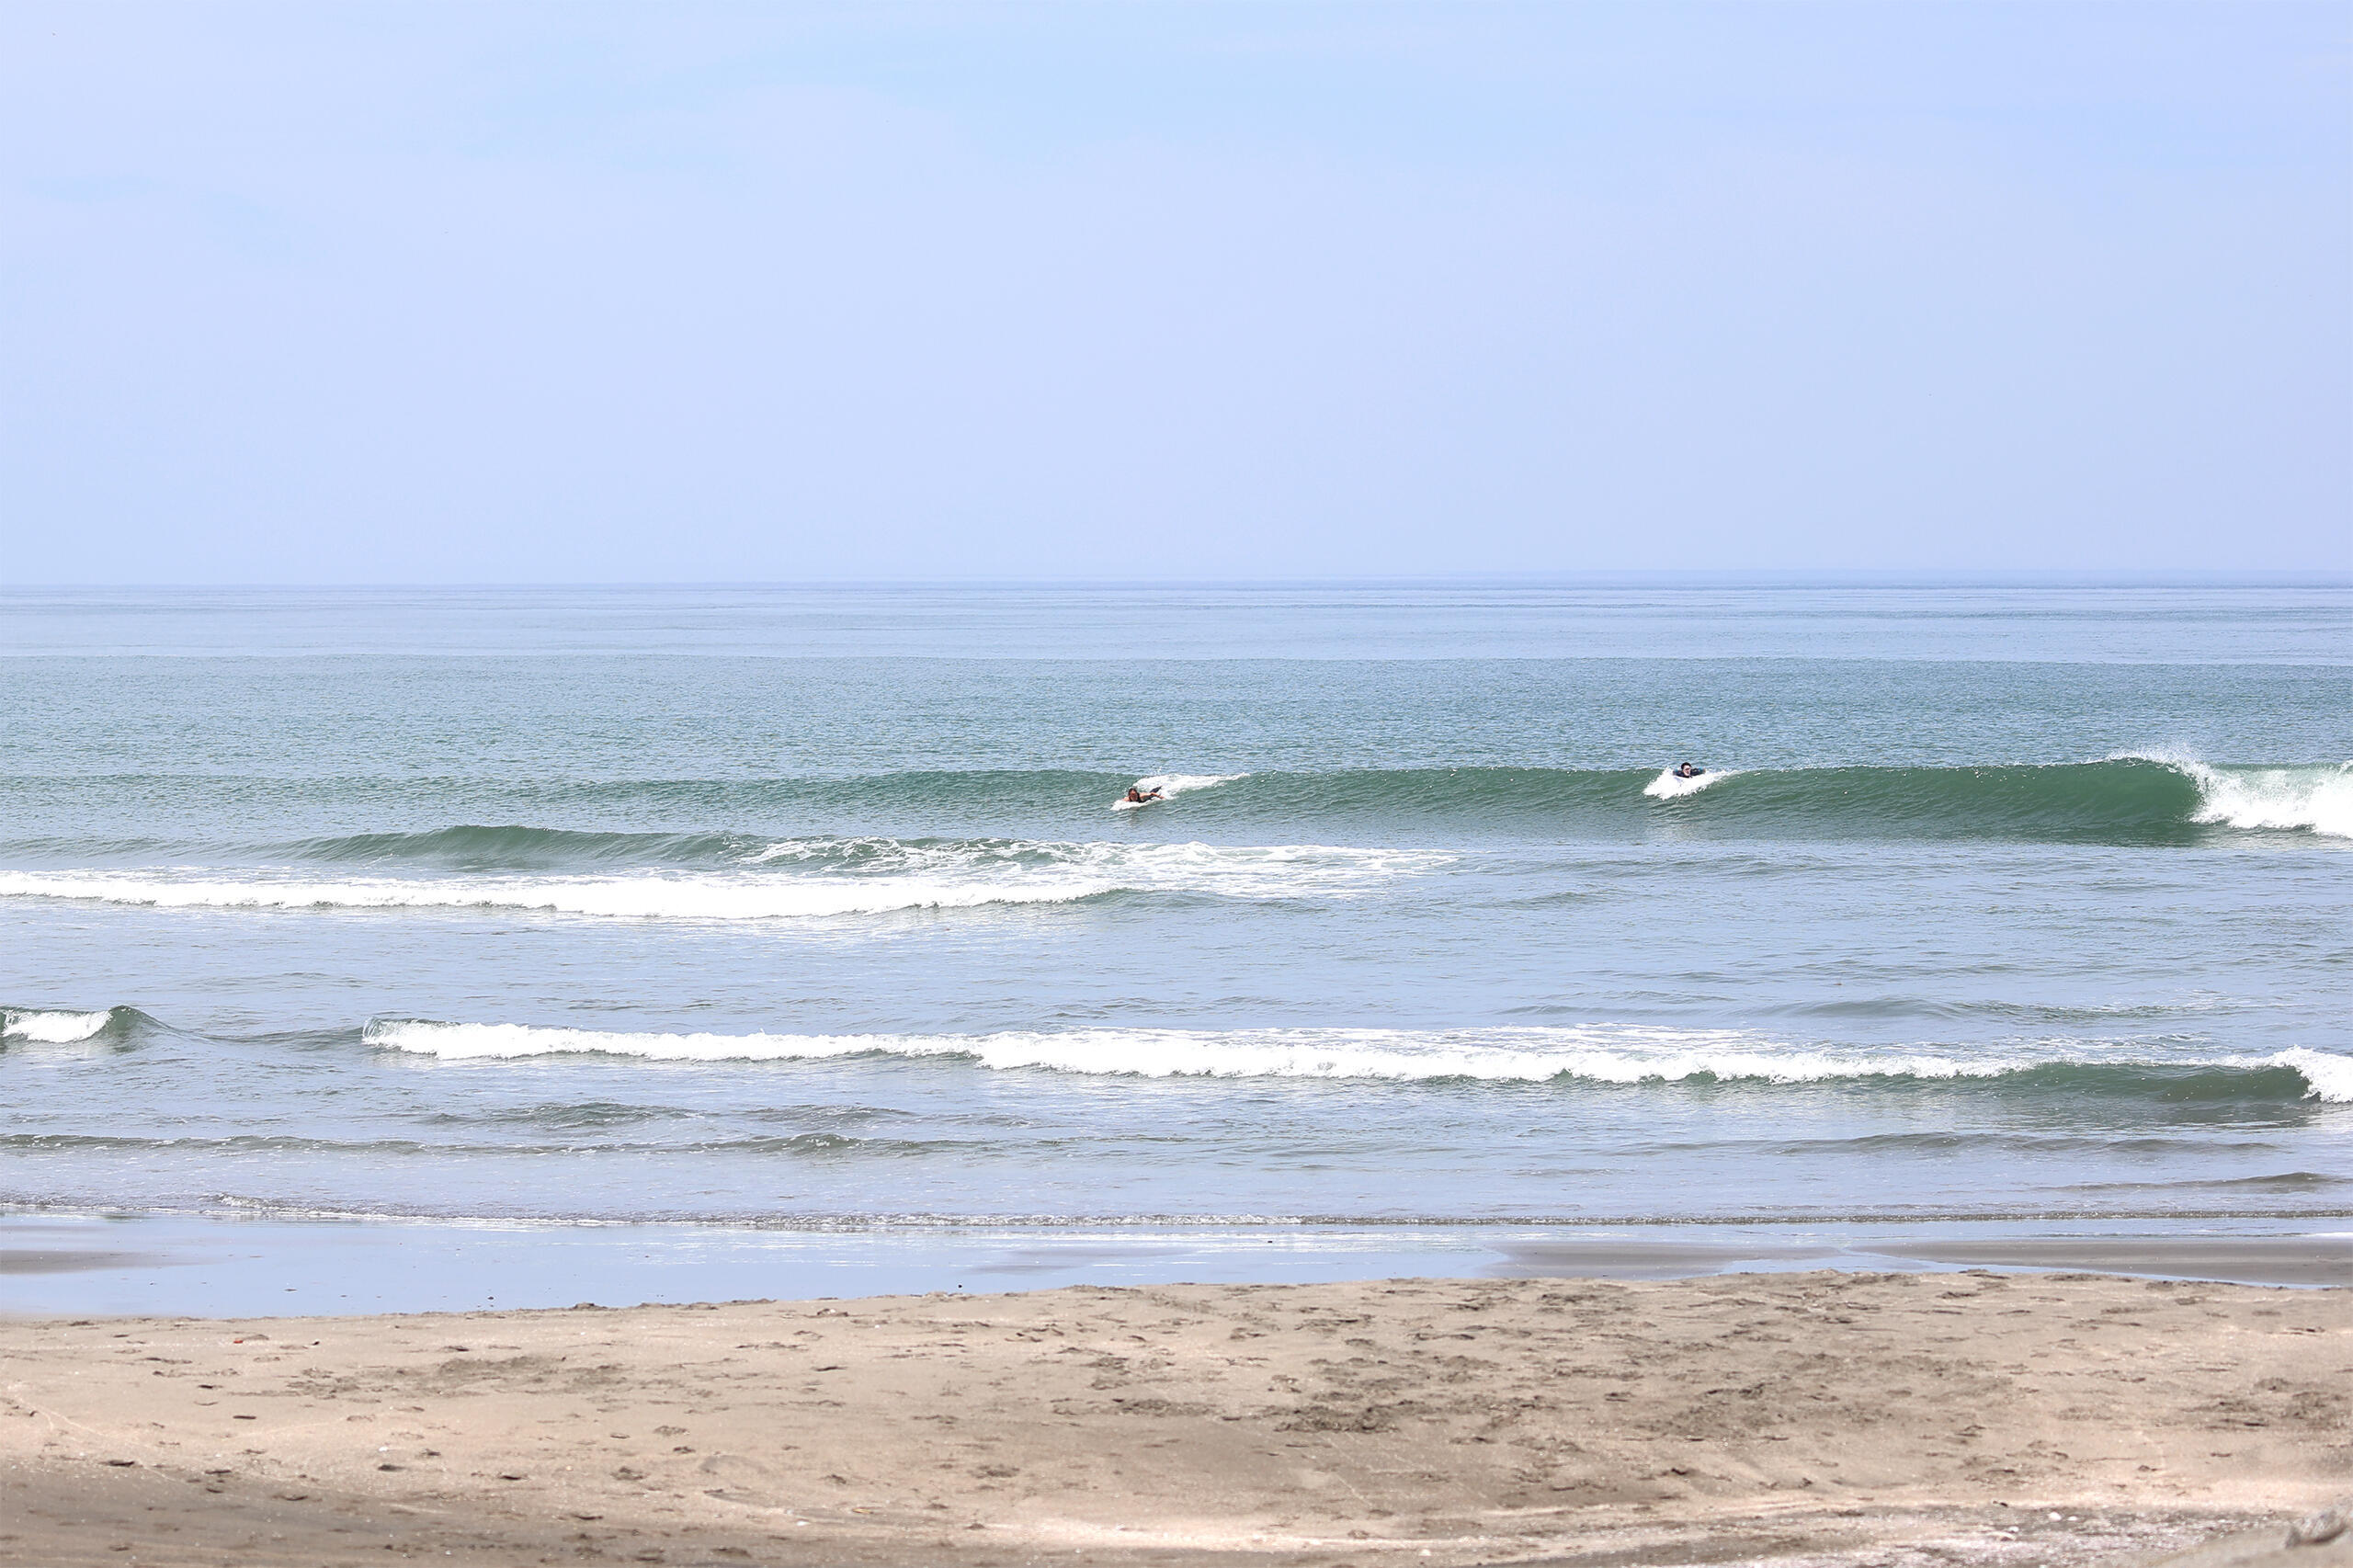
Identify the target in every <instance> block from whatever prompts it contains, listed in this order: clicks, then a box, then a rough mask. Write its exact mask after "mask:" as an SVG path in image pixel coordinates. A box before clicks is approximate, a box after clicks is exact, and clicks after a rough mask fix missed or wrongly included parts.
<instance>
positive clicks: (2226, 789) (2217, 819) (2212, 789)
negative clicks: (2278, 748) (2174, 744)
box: [2109, 752, 2353, 838]
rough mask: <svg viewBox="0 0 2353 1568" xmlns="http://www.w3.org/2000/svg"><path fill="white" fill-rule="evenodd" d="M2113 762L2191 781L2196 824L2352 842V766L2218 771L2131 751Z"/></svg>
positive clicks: (2189, 759) (2181, 759)
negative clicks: (2150, 765) (2150, 766)
mask: <svg viewBox="0 0 2353 1568" xmlns="http://www.w3.org/2000/svg"><path fill="white" fill-rule="evenodd" d="M2109 760H2110V761H2114V762H2154V763H2157V764H2159V765H2161V766H2163V767H2170V768H2172V769H2173V770H2174V771H2175V772H2177V773H2179V774H2181V775H2182V776H2183V777H2184V778H2188V779H2189V780H2190V782H2192V783H2193V784H2195V785H2197V786H2198V796H2199V801H2198V810H2197V811H2196V812H2193V813H2192V815H2191V818H2190V820H2191V821H2193V822H2201V823H2212V824H2220V825H2223V826H2229V827H2241V828H2247V829H2250V830H2255V829H2270V830H2273V831H2289V832H2293V831H2297V830H2302V831H2304V832H2308V833H2314V834H2319V835H2322V836H2324V837H2328V838H2353V762H2344V763H2338V764H2336V765H2335V766H2333V767H2332V766H2330V765H2327V764H2322V765H2321V766H2319V767H2216V766H2214V765H2212V764H2211V763H2205V762H2200V761H2199V760H2198V759H2197V758H2196V757H2191V756H2177V755H2175V754H2173V753H2169V752H2127V753H2120V754H2119V755H2118V756H2113V757H2111V758H2109Z"/></svg>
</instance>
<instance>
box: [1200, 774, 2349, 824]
mask: <svg viewBox="0 0 2353 1568" xmlns="http://www.w3.org/2000/svg"><path fill="white" fill-rule="evenodd" d="M1276 791H1284V792H1287V793H1288V794H1289V795H1290V797H1291V799H1292V802H1293V806H1294V809H1297V810H1301V811H1303V812H1309V813H1310V814H1326V815H1333V816H1339V817H1343V818H1346V817H1348V816H1351V815H1353V814H1356V813H1359V812H1361V813H1368V814H1376V815H1395V816H1399V817H1405V818H1414V817H1427V818H1432V819H1438V820H1451V819H1470V820H1472V821H1477V820H1501V819H1504V818H1518V819H1529V818H1535V819H1542V818H1546V817H1552V818H1554V819H1556V820H1558V821H1559V822H1560V823H1561V824H1562V825H1563V826H1564V827H1568V828H1570V829H1571V830H1573V831H1574V830H1575V829H1576V828H1578V827H1580V826H1583V827H1586V828H1589V829H1592V830H1595V831H1596V832H1597V835H1598V836H1617V835H1620V834H1624V833H1636V834H1639V833H1642V832H1644V831H1652V830H1655V829H1657V828H1659V827H1660V826H1662V825H1669V824H1671V825H1672V826H1673V827H1674V828H1675V829H1676V830H1677V832H1678V833H1681V834H1686V835H1688V834H1693V833H1697V834H1700V835H1708V834H1711V833H1712V834H1715V835H1722V836H1739V837H1753V838H1766V839H1770V838H1811V839H1849V838H1851V839H1884V838H1899V839H1970V838H1979V839H1992V840H2011V841H2036V840H2052V841H2076V842H2088V843H2115V844H2164V843H2187V842H2195V841H2197V840H2199V839H2200V838H2201V837H2207V836H2211V830H2213V829H2217V828H2226V829H2235V830H2239V831H2243V832H2290V833H2300V834H2307V835H2314V836H2318V837H2324V838H2347V837H2353V763H2347V764H2329V765H2320V766H2310V767H2222V766H2218V765H2211V764H2207V763H2203V762H2196V761H2190V760H2186V759H2180V758H2172V757H2156V756H2119V757H2110V758H2106V759H2103V760H2100V761H2097V762H2081V763H2058V764H2048V765H2004V766H1988V767H1804V768H1715V769H1711V771H1710V772H1708V773H1706V774H1704V775H1702V776H1700V777H1699V778H1676V777H1675V776H1674V775H1673V773H1672V772H1670V771H1663V772H1661V773H1658V774H1656V775H1651V774H1645V773H1640V772H1630V771H1619V770H1588V769H1559V768H1447V769H1407V770H1392V771H1380V772H1361V773H1336V774H1327V775H1319V776H1314V777H1300V776H1283V775H1267V774H1254V775H1252V776H1251V777H1249V778H1246V779H1243V780H1239V781H1237V782H1235V783H1233V784H1230V785H1228V786H1226V787H1225V788H1224V789H1223V790H1220V791H1218V792H1217V793H1216V795H1214V796H1212V797H1211V798H1210V800H1209V801H1204V802H1201V803H1200V805H1199V806H1191V805H1190V803H1188V806H1190V809H1194V810H1203V809H1208V810H1215V809H1218V808H1222V807H1223V806H1225V805H1227V804H1228V803H1229V802H1231V803H1233V805H1235V806H1237V807H1239V806H1241V805H1243V804H1245V803H1250V804H1256V802H1258V801H1260V800H1262V799H1264V798H1265V797H1266V796H1267V795H1269V794H1272V793H1273V792H1276Z"/></svg>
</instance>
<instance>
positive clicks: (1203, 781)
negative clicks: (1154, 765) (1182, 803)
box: [1111, 773, 1250, 812]
mask: <svg viewBox="0 0 2353 1568" xmlns="http://www.w3.org/2000/svg"><path fill="white" fill-rule="evenodd" d="M1249 777H1250V776H1249V775H1248V774H1246V773H1154V774H1149V775H1147V776H1146V777H1144V778H1139V779H1137V780H1136V783H1135V787H1136V789H1137V790H1138V791H1140V792H1141V793H1142V794H1146V795H1149V794H1151V793H1152V792H1153V791H1154V790H1159V791H1160V798H1161V799H1162V800H1164V801H1173V800H1175V799H1176V797H1177V796H1179V795H1184V794H1189V793H1191V792H1192V791H1193V790H1208V789H1213V788H1215V787H1216V786H1217V785H1220V784H1231V783H1233V781H1234V780H1235V779H1237V778H1249ZM1152 803H1153V802H1152V801H1112V802H1111V809H1112V810H1113V811H1115V812H1131V811H1134V810H1135V809H1136V808H1137V807H1139V806H1148V805H1151V804H1152Z"/></svg>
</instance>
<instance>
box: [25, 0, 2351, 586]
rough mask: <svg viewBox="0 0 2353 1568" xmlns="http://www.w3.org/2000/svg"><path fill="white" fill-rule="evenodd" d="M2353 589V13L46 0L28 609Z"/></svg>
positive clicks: (1763, 6)
mask: <svg viewBox="0 0 2353 1568" xmlns="http://www.w3.org/2000/svg"><path fill="white" fill-rule="evenodd" d="M2348 569H2353V6H2347V5H2345V4H2342V3H2329V4H2317V5H2305V4H2298V3H2293V0H2262V3H2247V0H2231V3H2229V4H2200V5H2166V4H2144V3H2139V0H2097V3H2092V4H2072V3H2067V0H2039V3H2035V4H2000V3H1991V0H1974V3H1970V4H1960V5H1944V4H1936V3H1932V0H1915V3H1910V4H1901V5H1890V4H1878V3H1873V4H1868V5H1860V6H1849V5H1842V4H1833V3H1827V0H1776V3H1761V0H1752V3H1744V4H1737V5H1725V6H1719V5H1706V4H1677V3H1675V0H1640V3H1635V4H1599V3H1596V4H1577V3H1574V0H1549V3H1546V4H1540V5H1530V6H1521V5H1512V4H1504V3H1496V0H1490V3H1483V4H1466V3H1461V0H1449V3H1448V4H1442V5H1381V4H1373V3H1370V0H1367V3H1355V4H1343V3H1339V0H1320V3H1316V4H1302V5H1290V4H1274V3H1267V4H1244V3H1239V0H1221V3H1217V4H1206V3H1204V4H1182V5H1179V4H1145V3H1136V0H1099V3H1094V4H1060V5H1020V4H1010V3H995V4H990V3H959V4H954V5H944V6H931V5H923V4H915V3H898V4H882V3H874V4H859V5H848V4H842V5H824V6H803V5H792V4H701V3H696V0H665V3H660V4H656V3H653V0H644V3H641V4H633V5H605V4H597V3H593V0H564V3H561V4H510V3H504V0H472V3H460V0H402V3H399V4H389V5H377V4H362V3H338V4H317V3H311V0H305V3H302V4H263V5H232V4H216V3H211V0H171V3H170V4H166V5H142V4H137V3H131V0H115V3H109V4H104V5H97V4H85V3H81V4H69V5H57V4H46V3H41V0H9V3H8V4H7V5H6V6H5V8H0V584H14V585H29V584H42V583H115V582H119V583H188V584H203V583H273V582H276V583H317V584H329V583H458V582H464V583H489V582H728V581H733V582H776V581H828V580H840V579H878V578H879V579H919V580H928V581H937V580H945V579H960V578H975V579H1006V578H1012V579H1026V580H1036V579H1041V578H1042V579H1051V578H1062V577H1067V578H1082V579H1089V580H1104V579H1138V580H1148V579H1169V578H1181V579H1188V580H1200V579H1245V580H1246V579H1252V578H1290V579H1296V578H1301V577H1318V576H1331V577H1348V578H1362V577H1369V576H1431V575H1451V574H1563V575H1574V574H1580V573H1608V572H1625V571H1670V572H1672V571H1702V572H1744V571H1779V572H1788V571H1859V572H1890V571H1893V572H1904V571H1922V572H1952V571H1958V572H1967V571H2004V572H2036V571H2054V572H2066V571H2075V572H2103V571H2131V572H2153V571H2185V572H2222V573H2234V572H2264V571H2300V570H2301V571H2334V572H2344V571H2347V570H2348Z"/></svg>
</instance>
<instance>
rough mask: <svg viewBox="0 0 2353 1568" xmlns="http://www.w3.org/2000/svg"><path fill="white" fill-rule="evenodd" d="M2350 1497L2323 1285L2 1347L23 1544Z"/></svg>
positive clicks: (142, 1325)
mask: <svg viewBox="0 0 2353 1568" xmlns="http://www.w3.org/2000/svg"><path fill="white" fill-rule="evenodd" d="M2348 1492H2353V1290H2279V1289H2264V1288H2257V1287H2247V1286H2231V1285H2214V1284H2194V1283H2168V1282H2152V1281H2145V1280H2138V1279H2124V1278H2109V1277H2098V1276H2082V1275H2044V1276H1995V1275H1988V1274H1963V1275H1954V1274H1901V1275H1858V1274H1836V1273H1813V1274H1783V1275H1739V1276H1728V1277H1722V1278H1711V1279H1704V1280H1687V1281H1679V1282H1604V1281H1596V1280H1586V1279H1575V1280H1573V1279H1532V1280H1516V1281H1493V1280H1391V1281H1378V1282H1367V1283H1354V1284H1329V1285H1306V1286H1224V1285H1202V1286H1169V1287H1159V1288H1147V1289H1136V1290H1101V1289H1090V1288H1079V1289H1071V1290H1054V1291H1044V1292H1035V1293H1029V1294H1022V1295H1006V1296H978V1297H968V1296H960V1295H954V1294H950V1295H947V1296H938V1295H935V1296H928V1297H907V1298H884V1299H873V1300H863V1301H844V1302H814V1301H807V1302H789V1303H765V1302H763V1303H737V1304H729V1305H722V1306H710V1307H645V1308H632V1309H629V1310H624V1311H604V1310H596V1309H583V1310H573V1311H552V1312H506V1313H460V1314H439V1315H419V1316H406V1317H399V1316H380V1317H330V1318H305V1319H291V1318H290V1319H275V1320H256V1321H249V1322H226V1321H219V1320H201V1319H178V1320H156V1319H95V1320H85V1321H82V1322H76V1323H63V1322H23V1321H19V1322H13V1323H0V1562H10V1563H43V1564H52V1563H53V1564H72V1563H84V1562H92V1563H95V1562H108V1563H122V1562H150V1563H161V1562H168V1563H175V1564H183V1563H184V1564H253V1565H256V1568H275V1565H278V1564H295V1563H301V1564H321V1563H337V1564H341V1563H360V1562H371V1563H380V1562H386V1561H396V1560H401V1559H404V1558H406V1557H410V1556H415V1557H420V1558H430V1559H433V1560H435V1561H438V1562H474V1563H483V1564H508V1563H514V1564H521V1563H539V1562H666V1563H744V1562H778V1563H795V1564H798V1563H817V1562H845V1563H885V1562H888V1563H935V1562H938V1563H966V1562H969V1563H976V1564H978V1563H1018V1562H1042V1561H1046V1560H1048V1559H1053V1560H1059V1561H1065V1562H1067V1561H1088V1562H1171V1563H1211V1562H1284V1563H1314V1564H1324V1565H1336V1564H1340V1563H1352V1564H1357V1565H1358V1568H1362V1565H1364V1564H1367V1563H1371V1562H1397V1563H1423V1562H1427V1563H1431V1564H1454V1563H1470V1562H1575V1563H1584V1564H1589V1565H1592V1568H1601V1565H1603V1564H1615V1563H1645V1562H1655V1563H1666V1562H1740V1561H1763V1560H1769V1561H1775V1562H1825V1563H1827V1562H1851V1563H1856V1564H1860V1563H1864V1562H1872V1563H1882V1562H1920V1563H1927V1562H1956V1561H1960V1562H2002V1563H2011V1562H2015V1563H2020V1564H2024V1563H2029V1562H2036V1563H2040V1562H2087V1561H2094V1560H2098V1559H2103V1558H2106V1559H2113V1560H2116V1561H2120V1562H2122V1561H2131V1560H2134V1559H2137V1558H2147V1557H2149V1556H2152V1555H2163V1554H2164V1553H2165V1552H2167V1551H2177V1550H2182V1549H2186V1548H2188V1547H2192V1546H2195V1545H2197V1544H2198V1543H2199V1542H2200V1541H2201V1540H2206V1539H2208V1538H2210V1537H2213V1536H2216V1535H2219V1534H2222V1533H2223V1532H2226V1531H2228V1530H2232V1529H2235V1528H2245V1527H2246V1526H2249V1525H2252V1524H2256V1523H2258V1522H2263V1521H2280V1520H2284V1519H2286V1518H2289V1517H2293V1516H2295V1515H2299V1514H2302V1513H2305V1512H2308V1511H2310V1510H2312V1509H2315V1508H2319V1507H2321V1506H2325V1505H2326V1504H2328V1503H2331V1502H2334V1501H2336V1500H2337V1499H2338V1498H2339V1497H2340V1496H2342V1495H2343V1494H2347V1493H2348ZM2300 1551H2302V1552H2303V1553H2305V1554H2308V1555H2310V1557H2311V1559H2312V1561H2313V1568H2320V1564H2321V1563H2322V1562H2324V1561H2327V1562H2335V1561H2336V1560H2337V1559H2338V1558H2339V1557H2340V1555H2341V1552H2340V1551H2339V1548H2338V1547H2337V1546H2336V1545H2335V1544H2332V1545H2331V1546H2329V1547H2326V1548H2316V1549H2300Z"/></svg>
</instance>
